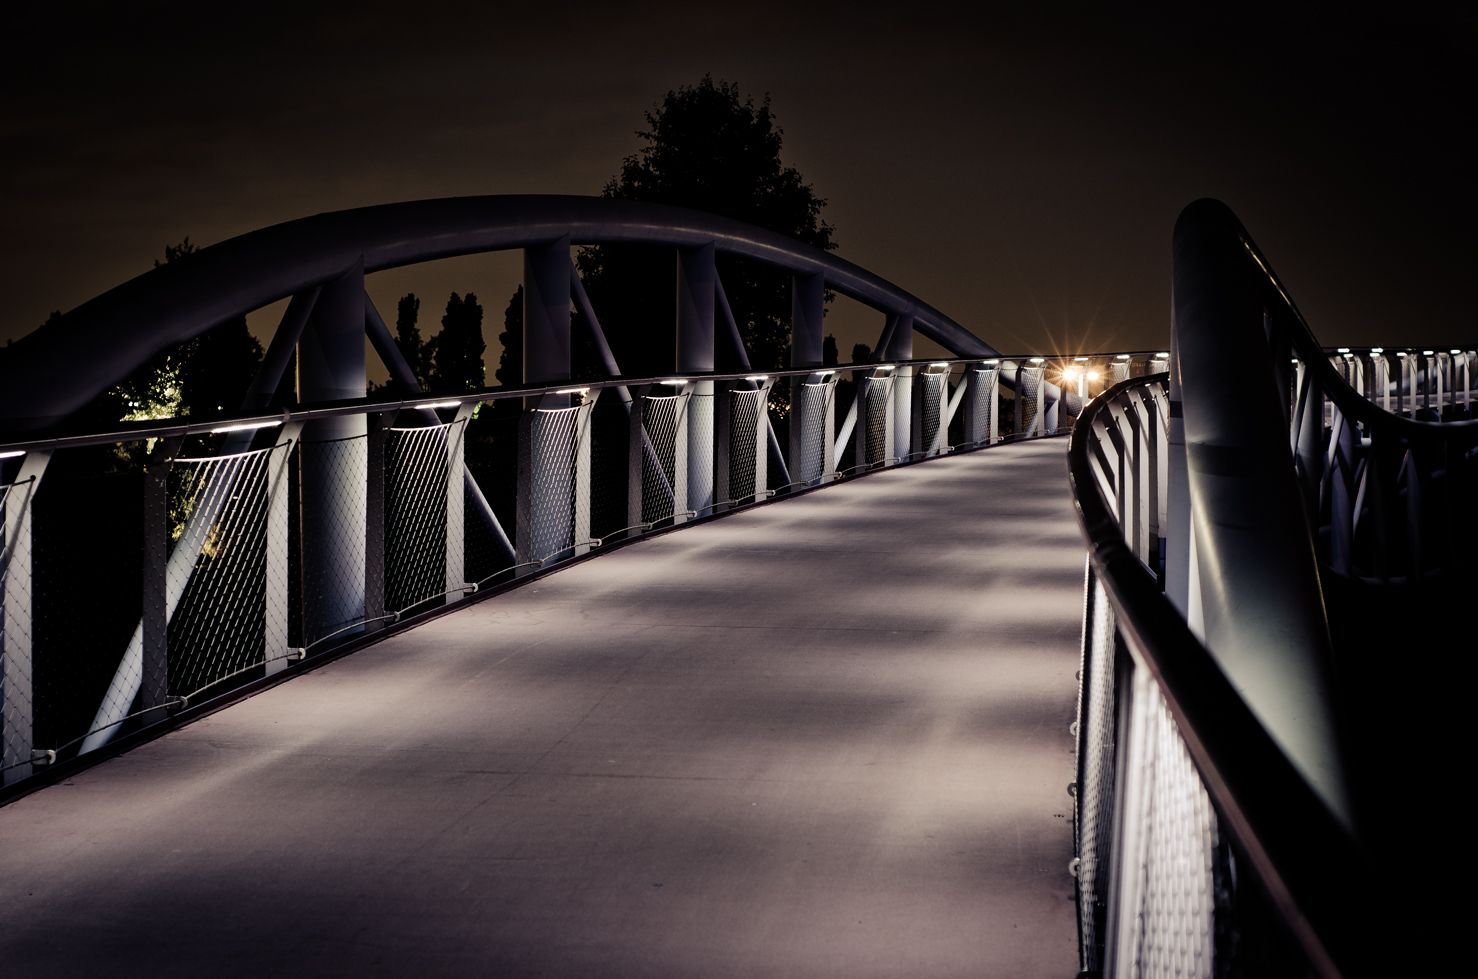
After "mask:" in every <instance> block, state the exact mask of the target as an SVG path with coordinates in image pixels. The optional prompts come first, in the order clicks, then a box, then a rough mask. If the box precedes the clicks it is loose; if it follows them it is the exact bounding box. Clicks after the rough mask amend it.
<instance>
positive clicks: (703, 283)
mask: <svg viewBox="0 0 1478 979" xmlns="http://www.w3.org/2000/svg"><path fill="white" fill-rule="evenodd" d="M717 277H718V276H717V272H715V270H714V246H713V244H712V243H711V242H710V243H709V244H707V245H703V246H701V247H699V248H682V249H679V250H678V253H677V369H678V371H679V372H680V373H683V374H705V373H711V372H712V371H713V364H714V360H713V324H714V318H713V317H714V282H715V281H716V280H717ZM686 391H687V394H688V399H687V402H686V404H687V409H688V410H687V423H688V431H687V435H688V439H687V442H688V444H687V446H686V455H687V462H686V467H687V475H686V477H685V481H686V484H687V488H688V503H687V506H685V507H683V509H685V510H694V511H696V512H697V514H698V515H699V516H704V515H705V513H709V512H712V509H713V505H714V502H715V501H716V500H717V499H719V498H720V496H722V495H723V494H722V492H721V491H720V493H719V495H718V496H716V495H715V489H714V463H715V462H716V459H715V453H714V450H713V444H714V443H713V434H714V433H713V414H714V404H713V399H714V386H713V382H712V381H702V380H695V381H690V382H689V383H688V385H687V388H686Z"/></svg>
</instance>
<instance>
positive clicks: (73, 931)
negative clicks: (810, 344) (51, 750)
mask: <svg viewBox="0 0 1478 979" xmlns="http://www.w3.org/2000/svg"><path fill="white" fill-rule="evenodd" d="M1065 450H1066V442H1065V440H1060V439H1054V440H1049V441H1043V442H1036V443H1027V444H1022V445H1015V446H1003V447H998V448H992V449H988V450H985V451H981V452H975V453H971V454H967V455H962V456H956V457H946V458H944V459H940V460H936V461H931V462H928V463H925V464H923V465H918V466H911V467H908V468H905V469H900V470H896V471H891V472H884V473H879V474H875V475H872V476H868V477H865V478H862V479H858V480H855V481H851V482H847V483H844V484H842V485H839V486H836V487H833V488H828V489H825V490H822V491H820V492H817V493H812V494H809V495H807V496H805V497H802V498H798V499H795V500H788V501H783V502H778V503H774V504H771V505H768V506H763V507H758V508H755V509H753V510H751V511H749V512H746V513H741V514H737V515H734V516H731V517H726V518H724V519H720V520H717V521H714V522H712V523H709V524H707V525H704V526H699V527H694V528H691V529H685V530H680V531H677V532H675V533H671V534H668V535H666V536H663V537H660V538H656V539H653V540H649V541H644V542H641V543H638V544H634V545H632V546H629V547H626V548H624V549H622V550H619V551H615V552H613V553H610V554H608V555H604V556H601V557H597V558H595V559H594V560H592V561H589V562H586V563H584V564H582V565H579V566H576V567H571V568H567V569H565V570H563V571H560V572H559V573H556V574H553V575H550V576H548V577H546V578H543V579H542V580H539V581H535V582H531V583H530V584H528V585H526V586H525V587H523V588H519V589H515V590H513V591H511V592H509V593H507V594H504V595H500V596H496V597H494V598H491V599H488V600H486V601H483V602H481V603H480V604H477V605H474V606H471V607H469V608H467V609H464V610H461V611H458V612H456V613H454V614H450V615H447V616H445V617H443V618H441V619H439V620H437V621H434V622H432V623H429V624H427V625H424V626H421V627H419V628H416V629H413V630H410V631H407V632H405V633H402V634H400V635H397V636H394V637H391V638H389V639H387V640H385V641H384V642H381V643H379V644H377V645H375V646H372V647H370V648H367V649H364V650H362V651H360V652H358V653H355V654H353V655H351V656H348V657H345V658H344V659H342V660H339V661H337V662H334V663H332V664H328V665H326V666H324V667H323V668H321V669H319V670H317V671H315V672H313V673H310V674H308V675H306V676H302V677H299V678H297V679H294V680H291V681H289V682H287V683H285V684H282V685H281V686H278V687H276V688H274V689H271V690H269V691H266V692H264V693H261V694H259V695H257V696H255V697H253V698H251V699H250V700H247V701H244V702H242V703H240V704H238V705H235V706H233V707H230V708H229V709H226V710H224V711H221V712H219V713H217V714H214V715H212V716H210V717H209V718H206V719H204V720H202V721H199V722H197V723H195V724H193V725H191V726H189V727H187V728H184V729H182V730H180V731H177V732H174V733H172V734H169V735H167V736H165V737H163V738H160V739H158V740H156V741H154V742H152V743H150V744H147V745H145V746H142V747H140V748H137V749H135V750H133V751H131V752H129V753H128V754H125V755H122V756H120V757H118V758H115V759H113V760H110V761H107V762H105V763H103V764H101V765H98V766H97V767H95V768H92V769H90V770H87V771H85V772H83V773H81V774H79V775H77V776H75V777H74V778H73V779H71V780H70V781H69V782H67V783H65V784H61V785H56V786H53V787H51V788H48V789H45V790H42V791H40V792H37V793H34V794H32V795H30V796H28V797H26V798H23V799H21V800H18V801H17V802H14V803H12V804H11V805H9V806H6V807H4V808H3V809H0V973H3V974H4V975H5V976H7V977H15V979H23V977H33V976H78V977H87V979H105V977H114V976H120V977H121V976H127V977H133V976H147V977H151V979H163V977H175V976H191V977H198V976H253V977H255V976H279V975H290V976H397V977H398V976H489V977H504V976H508V977H515V976H542V977H575V976H580V977H585V976H588V977H652V979H668V977H673V979H676V977H736V979H737V977H744V979H751V977H838V979H840V977H847V979H867V977H885V976H886V977H905V976H908V977H925V979H944V977H953V976H972V977H980V976H1001V977H1012V979H1025V977H1033V976H1043V977H1049V976H1050V977H1053V979H1064V977H1068V976H1072V975H1073V974H1075V972H1076V971H1077V958H1076V943H1077V931H1076V927H1075V924H1074V918H1073V881H1072V878H1071V877H1070V876H1069V874H1068V863H1069V860H1070V859H1071V857H1072V838H1071V822H1072V819H1071V809H1070V806H1071V798H1070V797H1069V795H1068V793H1067V786H1068V783H1069V782H1071V781H1072V780H1073V754H1072V740H1071V738H1070V736H1069V734H1068V725H1069V724H1070V723H1071V722H1072V720H1073V710H1074V703H1075V697H1076V683H1075V681H1074V676H1073V674H1074V671H1075V670H1076V669H1077V666H1078V662H1077V657H1078V641H1079V630H1080V616H1081V610H1082V600H1083V599H1082V587H1083V561H1084V549H1083V545H1082V542H1081V538H1080V536H1079V531H1078V528H1077V525H1076V522H1075V520H1074V517H1073V514H1072V504H1071V500H1070V496H1069V491H1068V484H1067V473H1066V464H1065V459H1064V453H1065Z"/></svg>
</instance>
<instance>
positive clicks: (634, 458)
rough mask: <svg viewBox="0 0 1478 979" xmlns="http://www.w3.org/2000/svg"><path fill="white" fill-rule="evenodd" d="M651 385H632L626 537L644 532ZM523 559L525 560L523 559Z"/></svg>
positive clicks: (627, 465)
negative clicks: (645, 418) (643, 512)
mask: <svg viewBox="0 0 1478 979" xmlns="http://www.w3.org/2000/svg"><path fill="white" fill-rule="evenodd" d="M651 390H652V386H651V385H650V384H639V385H632V386H631V388H630V391H631V416H630V439H629V441H628V443H627V445H628V449H627V463H626V524H627V528H626V536H627V537H636V536H638V535H639V534H641V533H642V524H643V523H644V520H645V518H644V517H643V516H642V504H643V495H642V483H643V477H642V473H643V471H644V467H645V463H646V448H645V445H646V426H645V424H644V419H643V417H642V416H643V414H644V413H645V411H646V405H647V393H648V392H649V391H651ZM520 560H522V559H520Z"/></svg>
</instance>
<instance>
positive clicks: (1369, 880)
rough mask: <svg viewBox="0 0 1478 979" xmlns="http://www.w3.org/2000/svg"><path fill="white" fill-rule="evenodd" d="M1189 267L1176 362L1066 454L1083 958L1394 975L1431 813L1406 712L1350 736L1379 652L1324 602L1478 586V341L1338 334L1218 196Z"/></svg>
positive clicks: (1197, 972) (1161, 967)
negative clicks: (1408, 785)
mask: <svg viewBox="0 0 1478 979" xmlns="http://www.w3.org/2000/svg"><path fill="white" fill-rule="evenodd" d="M1175 276H1176V278H1175V293H1176V317H1175V322H1174V328H1173V329H1174V332H1173V345H1174V349H1175V352H1176V357H1174V358H1173V359H1172V361H1171V370H1170V371H1168V372H1166V373H1165V374H1160V375H1157V376H1153V377H1145V378H1143V379H1130V380H1125V381H1122V382H1120V383H1119V384H1117V385H1115V386H1114V387H1112V388H1110V389H1109V390H1108V391H1106V392H1105V393H1104V394H1103V395H1102V396H1101V397H1099V398H1098V399H1096V400H1095V401H1093V402H1092V403H1091V404H1089V405H1088V406H1087V407H1086V408H1085V410H1084V412H1083V415H1082V417H1081V418H1080V420H1079V424H1078V426H1077V427H1076V428H1075V429H1074V432H1073V435H1072V440H1071V443H1070V447H1069V464H1070V472H1071V477H1072V481H1073V492H1074V496H1075V499H1076V502H1077V506H1078V512H1079V516H1080V519H1081V522H1082V526H1083V531H1084V534H1085V536H1086V538H1087V540H1088V544H1089V547H1090V551H1089V562H1088V571H1087V581H1086V596H1085V612H1084V626H1083V666H1082V670H1081V672H1080V674H1079V680H1080V686H1079V710H1078V718H1077V720H1076V722H1075V735H1076V738H1077V748H1078V773H1077V779H1076V782H1075V783H1074V786H1073V787H1072V791H1073V792H1074V795H1075V836H1076V843H1077V854H1076V858H1075V860H1074V863H1073V870H1074V873H1075V875H1076V877H1077V891H1078V918H1079V934H1080V949H1081V968H1082V970H1083V974H1084V975H1085V976H1105V977H1106V976H1114V977H1140V976H1207V977H1211V976H1223V975H1233V974H1248V975H1251V974H1259V975H1307V974H1310V973H1313V974H1317V975H1320V976H1327V977H1332V976H1355V975H1362V974H1371V973H1375V972H1378V971H1380V970H1381V968H1383V967H1384V965H1385V963H1386V962H1387V961H1388V959H1387V958H1386V956H1385V953H1388V952H1389V951H1390V949H1391V945H1392V944H1393V942H1396V941H1398V939H1396V938H1394V937H1393V936H1392V935H1391V934H1390V931H1391V927H1390V925H1389V923H1388V922H1385V921H1382V920H1381V919H1382V917H1383V914H1385V915H1388V914H1389V912H1384V913H1383V912H1382V911H1379V910H1376V909H1377V908H1378V907H1379V906H1380V903H1381V902H1380V900H1379V899H1378V898H1377V895H1378V894H1379V892H1380V891H1381V889H1382V887H1383V886H1387V885H1390V884H1391V882H1392V881H1393V880H1394V879H1395V877H1393V875H1392V872H1391V869H1390V867H1389V866H1385V865H1383V863H1389V861H1387V860H1386V857H1387V856H1388V855H1389V851H1390V849H1391V845H1392V844H1391V840H1390V839H1389V837H1390V836H1391V834H1392V833H1393V832H1396V831H1405V830H1411V829H1413V828H1414V826H1413V825H1411V824H1409V823H1408V824H1406V825H1405V826H1399V825H1398V823H1397V822H1396V821H1394V820H1393V819H1392V818H1391V817H1390V815H1389V810H1390V809H1391V808H1392V807H1393V804H1392V803H1382V802H1380V801H1379V799H1378V797H1379V795H1380V794H1381V793H1379V792H1373V791H1371V789H1370V788H1369V786H1370V785H1371V776H1370V775H1369V774H1368V773H1367V772H1366V770H1365V769H1368V768H1369V767H1370V762H1369V760H1368V756H1369V752H1368V751H1367V750H1366V749H1367V748H1369V746H1370V744H1371V737H1379V738H1390V737H1392V736H1393V734H1392V728H1393V727H1397V726H1399V725H1395V724H1388V725H1383V726H1382V727H1381V728H1380V733H1379V734H1378V735H1371V736H1367V737H1365V738H1364V739H1363V740H1362V738H1361V737H1360V736H1358V735H1357V734H1355V733H1352V732H1353V731H1354V729H1355V727H1357V725H1354V724H1352V720H1351V719H1352V717H1353V716H1354V715H1355V714H1357V713H1358V712H1360V711H1361V710H1363V709H1365V708H1368V706H1369V701H1368V700H1367V701H1361V700H1360V696H1359V694H1358V688H1359V687H1360V686H1361V685H1362V684H1363V685H1364V686H1366V687H1369V686H1370V685H1372V684H1376V685H1378V684H1379V683H1380V682H1381V681H1380V680H1379V679H1378V678H1375V677H1370V678H1365V679H1363V680H1362V679H1358V677H1359V676H1360V675H1361V674H1363V673H1365V672H1367V671H1368V670H1369V669H1370V668H1371V667H1372V666H1373V665H1374V663H1375V662H1376V661H1377V660H1376V659H1375V658H1372V657H1370V656H1367V655H1365V653H1364V651H1362V650H1361V648H1360V647H1361V645H1362V640H1361V638H1360V637H1359V636H1358V635H1356V634H1355V632H1354V630H1352V629H1350V628H1348V627H1346V628H1340V626H1341V625H1342V623H1340V622H1338V621H1334V622H1333V625H1334V627H1335V628H1334V630H1333V631H1334V639H1333V640H1331V620H1332V619H1334V618H1335V616H1334V615H1333V614H1332V613H1331V615H1330V616H1329V617H1326V605H1328V606H1329V607H1330V608H1331V609H1332V608H1334V607H1335V606H1334V605H1333V604H1330V603H1335V602H1337V601H1338V600H1339V599H1338V596H1339V595H1341V594H1347V593H1348V590H1349V589H1351V588H1364V589H1365V590H1364V591H1362V592H1360V593H1359V594H1360V596H1361V601H1362V602H1364V605H1363V606H1362V607H1361V608H1360V609H1359V611H1358V613H1356V614H1355V615H1352V616H1346V618H1353V619H1356V620H1358V623H1359V624H1360V625H1357V628H1361V627H1363V628H1366V629H1369V628H1371V627H1372V626H1373V624H1375V623H1378V622H1379V621H1380V620H1381V619H1382V617H1383V616H1391V617H1394V618H1396V619H1398V620H1399V619H1401V618H1402V617H1403V609H1404V606H1405V604H1406V603H1405V600H1404V599H1403V597H1402V596H1403V595H1407V594H1410V593H1411V592H1410V590H1411V589H1420V588H1426V587H1429V586H1430V585H1431V584H1432V583H1433V582H1435V581H1446V582H1449V583H1450V582H1451V581H1453V580H1454V579H1457V580H1461V581H1470V580H1471V575H1472V571H1473V561H1474V558H1473V557H1472V555H1473V553H1474V552H1473V550H1472V543H1473V534H1474V531H1475V524H1478V519H1475V515H1478V497H1475V495H1474V492H1475V486H1478V465H1475V459H1474V457H1475V449H1474V446H1475V445H1478V422H1474V421H1473V420H1472V417H1473V416H1472V399H1473V395H1474V383H1473V381H1474V379H1473V378H1472V365H1474V364H1475V363H1478V351H1475V350H1474V349H1473V348H1461V349H1452V348H1448V349H1447V350H1443V351H1441V353H1440V355H1439V353H1437V352H1436V351H1434V350H1426V351H1409V352H1407V353H1406V354H1404V355H1395V354H1393V353H1391V352H1390V351H1382V350H1380V349H1379V348H1376V349H1375V350H1374V351H1352V350H1342V349H1333V350H1325V349H1322V348H1320V347H1319V346H1318V344H1317V343H1316V341H1315V340H1314V337H1313V334H1312V333H1311V332H1310V331H1309V329H1308V326H1307V324H1306V323H1305V322H1304V321H1303V319H1302V317H1301V316H1300V315H1299V313H1298V310H1297V307H1296V306H1294V304H1293V303H1292V301H1291V299H1290V298H1289V297H1288V294H1287V292H1286V290H1284V289H1283V287H1282V285H1281V284H1280V283H1279V281H1278V279H1277V277H1276V276H1275V275H1274V274H1273V273H1272V272H1271V269H1270V267H1269V266H1268V263H1267V262H1266V260H1265V259H1264V258H1263V257H1262V255H1261V254H1260V253H1259V252H1258V250H1257V248H1256V245H1255V244H1254V243H1253V242H1252V240H1251V238H1250V236H1248V235H1247V233H1246V231H1245V229H1243V228H1242V227H1241V225H1240V223H1238V222H1237V221H1236V219H1235V217H1234V216H1232V215H1231V213H1230V212H1229V211H1227V210H1226V209H1225V207H1223V206H1222V205H1219V204H1217V203H1216V202H1210V201H1202V202H1197V204H1193V205H1191V207H1189V208H1187V210H1186V212H1185V213H1184V214H1183V215H1182V217H1181V220H1180V223H1179V224H1178V225H1177V233H1176V267H1175ZM1388 407H1389V409H1390V410H1389V411H1388V410H1387V408H1388ZM1462 576H1467V577H1462ZM1403 589H1404V590H1403ZM1346 605H1348V602H1346ZM1380 652H1381V654H1385V653H1386V650H1381V651H1380ZM1336 673H1338V675H1339V676H1340V681H1341V682H1340V683H1335V682H1334V676H1335V675H1336ZM1413 747H1418V748H1425V749H1427V750H1429V751H1430V750H1431V749H1432V748H1433V746H1430V745H1426V746H1419V745H1414V746H1413ZM1362 766H1364V768H1362ZM1362 786H1364V788H1363V790H1362ZM1383 805H1384V808H1383ZM1395 876H1399V874H1398V875H1395ZM1406 954H1407V956H1408V959H1407V961H1408V964H1409V962H1410V956H1412V955H1418V956H1419V955H1420V953H1417V952H1414V951H1413V950H1412V949H1411V947H1410V946H1408V950H1407V953H1406Z"/></svg>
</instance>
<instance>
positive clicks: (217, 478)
mask: <svg viewBox="0 0 1478 979" xmlns="http://www.w3.org/2000/svg"><path fill="white" fill-rule="evenodd" d="M287 451H288V449H287V447H286V446H284V447H281V448H278V449H264V450H261V451H257V452H251V453H246V454H245V455H240V456H228V457H224V458H215V459H176V460H174V463H173V465H171V467H170V473H169V487H168V501H169V516H170V526H169V536H170V538H171V545H172V547H171V550H172V551H177V552H179V556H178V557H176V556H175V555H174V554H173V553H172V554H171V560H170V561H169V564H168V566H167V570H166V578H165V596H164V597H165V603H166V604H165V609H164V612H165V617H166V619H167V621H168V623H169V625H168V664H169V671H168V677H169V684H168V690H169V693H170V694H171V695H172V696H177V697H178V696H188V695H189V694H192V693H195V692H197V691H199V690H202V689H204V688H205V687H208V686H211V685H212V684H214V683H217V682H219V681H220V680H222V679H224V678H226V677H229V676H231V675H233V674H235V673H238V672H241V671H243V670H246V669H248V668H250V667H254V666H261V665H262V664H263V663H264V662H265V659H266V641H265V640H266V622H267V540H268V522H269V521H268V516H269V514H268V488H269V476H270V474H271V469H272V466H271V463H272V462H273V457H274V456H276V457H281V456H284V455H286V453H287ZM285 611H286V609H285V606H279V607H278V609H276V610H274V615H275V616H280V615H283V614H285Z"/></svg>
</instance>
